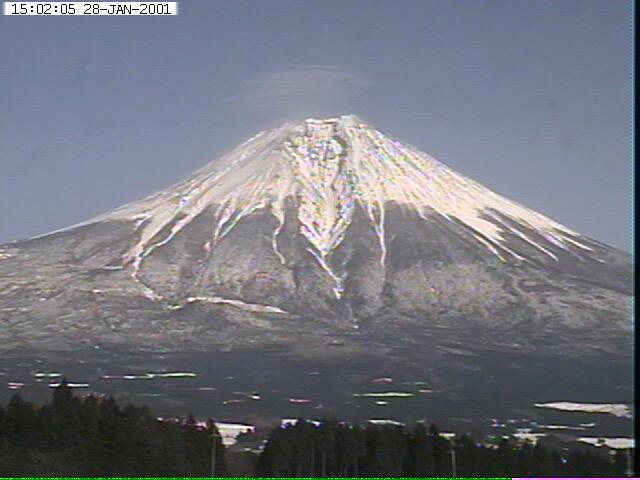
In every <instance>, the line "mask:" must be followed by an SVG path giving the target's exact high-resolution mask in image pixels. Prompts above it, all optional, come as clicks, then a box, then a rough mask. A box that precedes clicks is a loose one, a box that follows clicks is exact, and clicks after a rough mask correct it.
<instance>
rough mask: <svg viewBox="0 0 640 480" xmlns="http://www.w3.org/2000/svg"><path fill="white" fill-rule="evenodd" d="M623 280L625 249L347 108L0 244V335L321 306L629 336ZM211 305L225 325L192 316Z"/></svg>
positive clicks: (433, 324) (555, 332)
mask: <svg viewBox="0 0 640 480" xmlns="http://www.w3.org/2000/svg"><path fill="white" fill-rule="evenodd" d="M629 294H630V262H629V257H628V255H626V254H624V253H622V252H619V251H616V250H615V249H612V248H610V247H607V246H605V245H602V244H600V243H598V242H596V241H594V240H591V239H589V238H586V237H583V236H581V235H579V234H578V233H576V232H573V231H571V230H570V229H568V228H566V227H564V226H562V225H561V224H559V223H557V222H555V221H554V220H551V219H550V218H548V217H546V216H544V215H541V214H539V213H537V212H534V211H532V210H530V209H528V208H526V207H523V206H522V205H519V204H517V203H516V202H513V201H511V200H508V199H506V198H504V197H502V196H500V195H498V194H497V193H494V192H492V191H491V190H489V189H487V188H485V187H483V186H482V185H480V184H479V183H477V182H475V181H473V180H471V179H469V178H466V177H464V176H463V175H461V174H459V173H457V172H455V171H453V170H452V169H450V168H448V167H447V166H445V165H443V164H441V163H440V162H438V161H437V160H435V159H433V158H432V157H430V156H429V155H427V154H425V153H423V152H421V151H419V150H417V149H415V148H413V147H411V146H408V145H405V144H403V143H401V142H400V141H397V140H395V139H392V138H389V137H388V136H386V135H385V134H383V133H381V132H380V131H378V130H376V129H375V128H373V127H371V126H369V125H366V124H364V123H363V122H362V121H361V120H360V119H358V118H357V117H355V116H353V115H347V116H341V117H336V118H328V119H322V120H315V119H309V120H307V121H305V122H303V123H302V124H299V125H294V124H286V125H283V126H281V127H279V128H275V129H273V130H268V131H263V132H260V133H258V134H257V135H255V136H253V137H252V138H250V139H248V140H247V141H246V142H244V143H243V144H241V145H240V146H239V147H237V148H236V149H235V150H233V151H232V152H230V153H229V154H227V155H225V156H224V157H222V158H220V159H218V160H216V161H214V162H212V163H210V164H208V165H206V166H205V167H203V168H202V169H201V170H199V171H198V172H196V173H195V174H194V175H193V176H191V177H190V178H188V179H186V180H184V181H182V182H180V183H178V184H176V185H174V186H172V187H170V188H168V189H167V190H165V191H163V192H160V193H156V194H154V195H151V196H149V197H147V198H144V199H142V200H140V201H136V202H133V203H130V204H128V205H125V206H123V207H121V208H118V209H116V210H114V211H112V212H109V213H106V214H104V215H102V216H99V217H97V218H94V219H91V220H89V221H86V222H83V223H81V224H78V225H74V226H72V227H69V228H67V229H64V230H60V231H57V232H53V233H50V234H47V235H43V236H40V237H36V238H33V239H29V240H26V241H19V242H14V243H11V244H8V245H4V246H2V247H0V307H1V309H0V322H2V324H3V325H4V327H3V328H2V329H1V330H0V336H1V337H2V338H3V342H2V343H3V344H5V345H18V344H22V343H23V342H26V343H27V344H32V345H33V346H45V345H49V346H51V347H55V348H70V347H72V346H73V345H77V344H78V343H79V342H80V343H83V344H92V343H95V344H100V343H102V342H107V343H109V342H115V343H122V344H133V345H139V344H146V343H148V342H151V343H153V344H154V345H162V344H165V343H168V344H174V343H175V342H176V341H182V338H183V337H182V336H183V335H184V334H185V333H186V332H188V335H189V336H191V335H192V334H194V333H196V332H197V335H195V338H193V341H194V344H199V342H201V341H202V340H204V341H205V343H206V344H208V345H212V344H218V343H220V341H222V342H223V343H228V344H238V345H241V344H244V343H245V342H248V341H250V342H252V343H255V342H258V343H260V340H259V339H261V338H262V339H264V338H265V337H264V335H263V333H264V332H270V333H269V335H267V336H268V337H269V336H275V337H277V338H278V341H284V340H285V339H286V338H289V339H291V337H294V338H295V336H296V333H300V332H303V331H306V330H311V331H312V330H313V329H314V325H316V323H317V322H320V323H328V324H330V325H332V326H333V328H335V329H336V330H335V331H336V332H339V331H350V330H354V329H356V330H359V331H361V332H367V330H368V329H369V328H373V327H374V326H375V325H378V326H380V327H381V328H382V329H387V330H388V331H389V333H390V334H391V332H394V333H393V335H402V333H401V331H400V332H395V329H396V328H400V325H404V326H411V328H412V329H418V330H419V329H426V330H430V329H432V328H446V329H447V330H451V331H455V330H461V331H464V330H469V329H474V330H475V329H478V328H480V329H481V330H480V332H479V333H478V335H479V337H478V341H480V342H483V343H484V344H486V345H492V344H496V345H497V344H500V345H501V348H509V345H511V346H517V348H529V347H530V348H535V349H539V348H549V349H551V350H553V349H556V348H559V349H561V350H563V351H571V352H576V353H577V352H583V353H584V352H589V351H601V350H604V351H611V352H620V351H621V349H622V351H624V350H625V348H624V343H625V341H624V339H625V338H626V336H627V335H628V333H629V308H628V301H629ZM187 306H189V307H190V308H189V309H188V311H189V312H190V313H189V314H188V313H185V309H186V307H187ZM213 306H218V307H220V308H217V309H216V308H214V309H213V310H211V308H212V307H213ZM195 307H197V308H195ZM210 310H211V312H217V315H219V317H221V318H227V319H232V320H230V322H231V324H232V325H226V326H225V327H223V328H220V326H219V325H218V324H217V323H216V322H218V321H219V320H212V324H211V325H210V326H207V325H206V324H202V323H201V322H200V321H198V322H195V321H194V322H193V325H189V320H188V318H189V315H192V316H193V318H196V317H198V318H199V317H200V315H202V314H203V312H208V311H210ZM174 321H175V322H176V323H179V324H180V325H181V327H180V329H179V331H180V333H179V334H178V333H177V332H176V331H174V329H173V324H174ZM185 322H186V324H185ZM291 322H292V323H291ZM385 322H386V323H385ZM227 323H228V322H227ZM282 325H286V328H285V329H284V331H283V332H282V338H280V337H279V334H278V333H277V332H278V331H279V330H280V329H281V327H282ZM318 325H319V324H318ZM227 327H229V328H230V329H229V328H227ZM296 328H297V329H299V330H300V332H296V331H295V330H296ZM247 329H248V330H250V331H251V332H250V333H249V332H246V334H245V333H243V334H242V335H240V336H235V335H234V334H233V333H231V332H244V331H245V330H247ZM185 330H186V332H185ZM227 330H229V331H227ZM497 332H508V335H509V337H510V338H509V340H507V341H505V340H504V339H503V337H502V335H498V337H499V338H500V340H497V339H496V336H497V335H496V334H497ZM176 335H177V336H176ZM181 335H182V336H181ZM229 335H231V337H229ZM190 338H191V337H190ZM576 339H580V342H578V343H576V341H575V340H576ZM267 341H273V338H271V339H269V340H267ZM541 341H542V343H540V342H541Z"/></svg>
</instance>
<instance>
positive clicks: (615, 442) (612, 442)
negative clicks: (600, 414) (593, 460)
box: [577, 437, 635, 449]
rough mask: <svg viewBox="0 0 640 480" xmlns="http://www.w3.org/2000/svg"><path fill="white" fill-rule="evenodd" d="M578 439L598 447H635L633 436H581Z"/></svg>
mask: <svg viewBox="0 0 640 480" xmlns="http://www.w3.org/2000/svg"><path fill="white" fill-rule="evenodd" d="M577 441H578V442H582V443H588V444H590V445H594V446H596V447H607V448H613V449H627V448H635V441H634V439H633V438H611V437H580V438H578V440H577Z"/></svg>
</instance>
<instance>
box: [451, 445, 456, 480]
mask: <svg viewBox="0 0 640 480" xmlns="http://www.w3.org/2000/svg"><path fill="white" fill-rule="evenodd" d="M449 445H451V476H452V477H455V476H456V448H455V447H454V445H453V440H450V441H449Z"/></svg>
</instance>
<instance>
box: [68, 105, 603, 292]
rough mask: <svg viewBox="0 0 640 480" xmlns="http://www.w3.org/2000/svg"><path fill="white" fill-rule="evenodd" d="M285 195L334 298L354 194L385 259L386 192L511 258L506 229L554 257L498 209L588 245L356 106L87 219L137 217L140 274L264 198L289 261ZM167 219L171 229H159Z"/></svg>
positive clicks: (560, 242)
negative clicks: (153, 259)
mask: <svg viewBox="0 0 640 480" xmlns="http://www.w3.org/2000/svg"><path fill="white" fill-rule="evenodd" d="M288 199H294V200H295V203H296V205H297V207H298V208H297V215H298V220H299V221H300V225H301V234H302V235H304V236H305V237H306V238H307V239H308V240H309V242H310V245H311V247H312V248H310V249H309V251H310V252H311V253H312V254H313V255H314V257H315V258H316V260H317V262H318V263H319V265H320V266H321V267H322V268H323V269H324V270H325V271H326V272H327V273H328V274H329V275H330V276H331V278H332V279H333V280H334V282H335V287H334V293H335V295H336V297H338V298H339V297H340V296H341V295H342V291H343V285H342V284H343V280H344V279H343V278H342V277H341V276H340V275H339V274H338V273H337V272H335V271H334V270H333V269H332V268H331V266H330V264H329V262H328V257H329V256H330V254H331V253H332V252H333V251H334V250H335V249H336V247H338V246H339V245H340V243H341V242H342V241H343V239H344V237H345V234H346V232H347V229H348V227H349V225H350V224H351V221H352V218H353V212H354V207H355V205H356V203H358V204H360V205H361V206H362V207H363V208H364V209H365V211H366V212H367V214H368V216H369V218H370V220H371V223H372V228H373V229H374V230H375V233H376V234H377V236H378V238H379V242H380V247H381V252H382V253H381V257H380V262H381V263H382V265H383V266H384V262H385V256H386V248H387V245H386V240H385V204H386V203H387V202H396V203H399V204H404V205H406V206H408V207H410V208H413V209H414V210H415V211H416V212H418V213H419V215H420V216H421V217H423V218H427V216H428V215H429V214H430V212H436V213H438V214H440V215H442V216H444V217H445V218H447V219H449V220H453V219H456V220H458V221H460V222H463V223H464V224H466V225H467V226H469V227H471V229H472V230H473V232H475V234H474V237H475V238H476V239H477V241H478V242H480V243H481V244H482V245H484V246H485V247H486V248H487V249H488V250H489V251H491V252H492V253H493V254H495V255H497V256H498V257H500V259H501V260H503V261H504V260H505V258H504V257H503V255H502V254H501V253H500V252H499V251H498V249H497V247H500V248H501V249H502V250H503V252H505V251H506V252H508V253H509V254H510V255H512V256H513V257H515V258H518V259H522V257H521V256H520V255H518V254H517V253H516V252H513V251H511V250H509V249H508V248H507V247H506V246H505V244H504V243H505V242H504V241H503V237H502V234H503V232H507V231H509V232H510V233H513V234H516V235H517V236H519V237H520V238H522V239H523V240H524V241H526V242H528V243H530V244H531V245H532V246H534V247H535V248H537V249H538V250H540V251H541V252H543V253H545V254H546V255H548V256H549V257H550V258H553V259H555V260H557V258H556V257H555V255H554V254H553V252H551V251H549V250H548V249H547V248H545V246H544V245H540V244H539V243H537V242H535V241H534V240H531V239H529V238H527V236H526V235H525V233H524V232H521V231H519V230H518V229H517V228H514V227H513V226H511V225H506V224H504V223H503V222H502V221H501V220H500V218H498V216H495V215H493V214H492V213H491V212H492V211H498V212H499V213H500V214H501V215H504V216H506V217H508V218H511V219H513V220H515V221H517V222H518V223H519V224H522V225H525V226H527V227H528V228H531V229H533V230H535V231H536V232H538V233H539V234H541V235H543V236H544V237H545V238H546V239H547V240H548V241H549V242H551V243H552V244H554V245H556V246H558V247H560V248H565V249H566V248H568V247H569V246H573V247H579V248H582V249H585V250H591V249H590V248H589V247H588V246H587V245H583V244H581V243H580V242H577V241H575V240H574V239H573V238H571V237H572V236H576V235H577V234H576V233H575V232H573V231H571V230H569V229H567V228H566V227H564V226H562V225H560V224H559V223H557V222H555V221H553V220H551V219H549V218H547V217H545V216H543V215H540V214H538V213H536V212H534V211H532V210H530V209H527V208H525V207H523V206H521V205H519V204H517V203H515V202H512V201H510V200H508V199H506V198H504V197H502V196H500V195H498V194H496V193H494V192H492V191H490V190H488V189H487V188H485V187H483V186H482V185H480V184H479V183H477V182H475V181H473V180H471V179H468V178H466V177H464V176H462V175H460V174H458V173H457V172H455V171H453V170H451V169H450V168H448V167H446V166H445V165H443V164H441V163H440V162H438V161H437V160H435V159H433V158H432V157H430V156H429V155H427V154H425V153H423V152H420V151H418V150H416V149H414V148H412V147H410V146H407V145H404V144H402V143H400V142H399V141H396V140H393V139H391V138H389V137H387V136H385V135H384V134H382V133H381V132H379V131H377V130H375V129H374V128H372V127H370V126H368V125H365V124H364V123H362V122H361V121H360V120H359V119H358V118H357V117H355V116H353V115H345V116H341V117H338V118H329V119H323V120H316V119H308V120H306V121H305V122H304V123H302V124H300V125H292V124H285V125H283V126H281V127H278V128H275V129H273V130H268V131H263V132H260V133H258V134H257V135H255V136H254V137H252V138H250V139H249V140H247V141H246V142H244V143H243V144H241V145H240V146H239V147H237V148H236V149H235V150H234V151H232V152H230V153H229V154H227V155H225V156H223V157H222V158H221V159H220V160H218V161H215V162H212V163H210V164H208V165H206V166H205V167H203V168H202V169H200V170H199V171H197V172H196V173H195V174H194V175H193V176H192V177H190V178H189V179H187V180H185V181H183V182H181V183H179V184H176V185H174V186H173V187H170V188H169V189H168V190H166V191H164V192H160V193H157V194H154V195H151V196H149V197H147V198H145V199H143V200H140V201H137V202H133V203H130V204H128V205H125V206H123V207H121V208H118V209H116V210H114V211H112V212H110V213H107V214H105V215H103V216H101V217H98V218H95V219H93V220H90V221H89V222H85V223H84V224H89V223H95V222H98V221H109V220H124V221H134V222H135V224H136V229H137V230H138V231H139V234H140V236H139V240H138V241H137V242H136V243H135V245H133V246H132V247H131V248H130V249H129V251H128V252H127V254H126V255H125V258H124V259H123V260H124V262H125V264H129V263H130V264H131V265H132V268H133V271H132V275H133V277H134V278H136V276H137V272H138V271H139V268H140V265H141V263H142V262H143V261H144V259H145V257H147V256H148V255H150V254H151V253H152V252H153V251H154V250H155V249H156V248H158V247H160V246H162V245H164V244H166V243H168V242H170V241H171V240H172V239H173V238H174V237H175V235H177V234H178V233H179V232H180V231H181V230H182V229H183V228H184V227H185V226H187V225H188V224H189V223H190V222H191V221H193V220H194V219H195V218H196V217H197V216H198V215H199V214H201V213H202V212H203V211H205V210H206V209H209V208H213V209H214V211H215V220H214V222H213V224H212V225H211V237H210V238H209V240H208V241H207V242H206V243H205V244H204V245H203V248H204V249H205V250H206V251H207V253H210V252H211V251H212V249H214V248H215V245H216V242H218V241H219V240H220V239H221V238H223V237H224V236H225V235H226V234H227V233H228V232H229V231H230V230H231V229H233V228H234V226H235V225H237V223H238V222H239V221H240V220H242V219H243V218H245V217H247V216H248V215H250V214H251V213H253V212H255V211H257V210H259V209H263V208H267V209H269V210H270V212H271V213H272V214H273V215H274V216H275V217H276V218H277V220H278V224H279V226H278V227H277V228H276V229H275V231H274V232H273V237H272V238H273V249H274V252H275V253H276V254H277V255H278V257H279V258H280V260H281V261H282V262H283V263H284V261H285V259H284V257H283V256H282V255H281V253H280V252H279V251H278V234H279V233H280V229H281V228H282V226H283V224H284V220H285V219H284V216H285V201H286V200H288ZM486 216H490V217H492V218H493V220H494V221H489V220H487V219H486ZM483 217H484V218H483ZM75 226H79V225H75ZM75 226H74V227H75ZM169 226H170V229H169V232H168V233H167V234H166V235H164V236H163V237H161V238H158V234H159V233H160V232H162V231H163V230H165V229H166V228H167V227H169Z"/></svg>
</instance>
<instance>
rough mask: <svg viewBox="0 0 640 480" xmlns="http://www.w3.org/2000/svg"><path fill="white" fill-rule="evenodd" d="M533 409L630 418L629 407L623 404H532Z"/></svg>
mask: <svg viewBox="0 0 640 480" xmlns="http://www.w3.org/2000/svg"><path fill="white" fill-rule="evenodd" d="M533 406H534V407H538V408H551V409H554V410H564V411H566V412H589V413H610V414H611V415H613V416H616V417H624V418H631V411H630V410H629V406H628V405H625V404H623V403H574V402H550V403H534V404H533Z"/></svg>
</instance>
